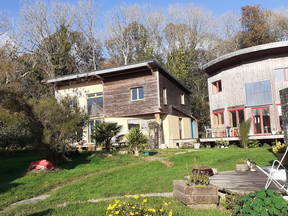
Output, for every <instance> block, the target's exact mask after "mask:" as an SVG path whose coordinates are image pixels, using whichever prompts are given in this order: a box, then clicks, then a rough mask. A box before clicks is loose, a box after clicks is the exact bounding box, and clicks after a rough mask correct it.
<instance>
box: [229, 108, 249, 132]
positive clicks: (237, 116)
mask: <svg viewBox="0 0 288 216" xmlns="http://www.w3.org/2000/svg"><path fill="white" fill-rule="evenodd" d="M240 110H243V114H244V121H246V114H245V107H238V108H231V109H228V110H227V111H228V113H229V126H230V127H233V119H232V116H231V115H232V112H236V122H237V125H238V126H239V124H240V121H239V119H240V118H239V111H240ZM238 126H236V127H238Z"/></svg>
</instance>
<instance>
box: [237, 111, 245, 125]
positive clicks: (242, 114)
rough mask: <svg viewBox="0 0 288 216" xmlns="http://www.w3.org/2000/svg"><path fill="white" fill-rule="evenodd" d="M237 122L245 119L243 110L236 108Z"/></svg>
mask: <svg viewBox="0 0 288 216" xmlns="http://www.w3.org/2000/svg"><path fill="white" fill-rule="evenodd" d="M238 116H239V124H240V123H242V122H244V121H245V117H244V110H238Z"/></svg>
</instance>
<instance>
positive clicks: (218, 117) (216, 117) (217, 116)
mask: <svg viewBox="0 0 288 216" xmlns="http://www.w3.org/2000/svg"><path fill="white" fill-rule="evenodd" d="M213 122H214V125H215V126H217V125H224V110H221V111H214V112H213Z"/></svg>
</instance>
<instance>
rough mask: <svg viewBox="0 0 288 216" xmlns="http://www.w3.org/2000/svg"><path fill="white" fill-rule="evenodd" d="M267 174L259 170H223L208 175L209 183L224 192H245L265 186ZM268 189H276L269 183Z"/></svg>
mask: <svg viewBox="0 0 288 216" xmlns="http://www.w3.org/2000/svg"><path fill="white" fill-rule="evenodd" d="M266 180H267V176H266V175H265V174H263V173H262V172H260V171H256V172H251V171H247V172H236V171H225V172H220V173H219V174H217V175H214V176H211V177H210V183H211V184H212V185H215V186H217V187H218V188H219V190H221V191H224V192H226V193H237V194H241V195H242V194H247V193H250V192H254V191H256V190H259V189H261V188H264V187H265V184H266ZM269 189H273V190H277V188H276V186H275V185H274V184H273V183H271V185H270V187H269Z"/></svg>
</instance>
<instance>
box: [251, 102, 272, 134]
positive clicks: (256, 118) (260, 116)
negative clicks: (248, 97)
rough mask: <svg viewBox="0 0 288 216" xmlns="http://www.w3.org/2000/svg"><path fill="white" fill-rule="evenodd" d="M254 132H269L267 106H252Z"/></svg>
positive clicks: (269, 123)
mask: <svg viewBox="0 0 288 216" xmlns="http://www.w3.org/2000/svg"><path fill="white" fill-rule="evenodd" d="M252 114H253V129H254V134H269V133H271V122H270V110H269V107H259V108H252Z"/></svg>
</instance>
